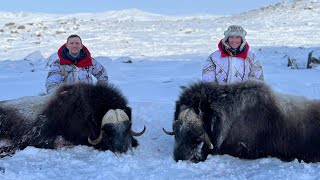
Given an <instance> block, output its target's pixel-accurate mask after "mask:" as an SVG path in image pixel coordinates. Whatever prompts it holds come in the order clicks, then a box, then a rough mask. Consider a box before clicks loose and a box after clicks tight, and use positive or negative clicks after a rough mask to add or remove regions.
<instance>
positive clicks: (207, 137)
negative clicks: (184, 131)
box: [204, 133, 213, 149]
mask: <svg viewBox="0 0 320 180" xmlns="http://www.w3.org/2000/svg"><path fill="white" fill-rule="evenodd" d="M204 139H205V142H206V143H207V145H208V146H209V149H213V145H212V143H211V141H210V138H209V135H208V134H207V133H204Z"/></svg>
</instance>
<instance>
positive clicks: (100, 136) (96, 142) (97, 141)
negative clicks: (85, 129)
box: [88, 131, 102, 146]
mask: <svg viewBox="0 0 320 180" xmlns="http://www.w3.org/2000/svg"><path fill="white" fill-rule="evenodd" d="M101 140H102V131H100V135H99V137H98V138H97V139H96V140H91V138H90V136H88V142H89V143H90V144H91V145H94V146H95V145H97V144H99V143H100V142H101Z"/></svg>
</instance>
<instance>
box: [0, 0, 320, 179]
mask: <svg viewBox="0 0 320 180" xmlns="http://www.w3.org/2000/svg"><path fill="white" fill-rule="evenodd" d="M319 16H320V2H319V1H317V0H304V1H301V0H291V1H284V2H283V3H279V4H276V5H270V6H266V7H264V8H261V9H256V10H253V11H249V12H245V13H241V14H236V15H232V16H213V15H201V16H164V15H159V14H150V13H146V12H142V11H139V10H136V9H130V10H123V11H110V12H105V13H91V14H90V13H85V14H69V15H59V14H43V13H42V14H40V13H24V12H20V13H11V12H1V13H0V17H1V18H0V37H1V38H0V67H1V71H0V92H1V93H0V100H9V99H16V98H20V97H25V96H36V95H39V94H41V93H44V92H45V90H44V82H45V79H46V76H47V71H48V63H49V62H52V60H54V59H55V58H56V57H57V56H56V53H55V52H56V51H57V49H58V48H59V47H60V46H61V45H62V44H63V43H64V42H65V41H66V38H67V36H68V35H70V34H79V35H80V36H81V37H82V40H83V42H84V44H85V45H86V47H88V49H89V50H90V51H91V54H92V55H93V57H96V58H97V60H98V61H99V62H101V63H102V64H103V65H104V66H105V67H106V68H107V71H108V74H109V77H110V82H112V83H114V84H115V85H116V86H118V87H119V88H120V89H121V90H122V91H123V93H124V94H125V95H126V97H127V98H128V100H129V104H130V106H131V107H132V109H133V112H132V113H133V130H134V131H138V132H139V131H141V130H142V129H143V126H144V125H145V126H146V127H147V130H146V132H145V134H144V135H143V136H140V137H137V140H138V141H139V143H140V146H138V147H137V148H136V149H133V150H132V151H129V152H128V153H126V154H114V153H112V152H110V151H106V152H101V151H98V150H95V149H93V148H91V147H86V146H76V147H72V148H61V149H58V150H48V149H37V148H34V147H27V148H26V149H24V150H21V151H18V152H17V153H16V154H15V155H13V156H12V157H4V158H2V159H0V179H4V180H9V179H17V180H20V179H21V180H22V179H23V180H29V179H46V180H47V179H59V180H60V179H79V180H80V179H81V180H82V179H259V180H261V179H319V178H320V174H319V171H320V166H319V163H309V164H307V163H304V162H301V163H300V162H298V161H297V160H294V161H292V162H282V161H281V160H279V159H277V158H262V159H257V160H243V159H238V158H235V157H231V156H228V155H220V156H212V155H210V156H208V159H207V160H206V161H204V162H200V163H197V164H193V163H188V162H184V161H179V162H175V161H174V160H173V158H172V155H173V144H174V138H173V137H172V136H168V135H166V134H164V133H163V131H162V128H165V129H167V130H171V128H172V127H171V125H172V121H173V119H172V118H173V113H174V105H175V100H177V98H178V95H179V93H180V86H182V85H187V84H189V83H192V82H196V81H199V80H200V79H201V67H202V63H203V62H204V60H205V59H206V58H207V56H209V54H210V53H212V52H213V51H214V50H216V49H217V44H218V41H219V40H220V39H221V38H222V37H223V31H224V30H225V29H226V28H227V27H228V26H229V25H232V24H240V25H242V26H243V27H244V28H245V29H246V30H247V32H248V35H247V41H248V43H249V44H250V46H251V48H252V50H253V52H255V53H256V55H257V57H258V58H259V59H260V60H261V62H262V63H263V67H264V74H265V82H266V83H267V84H268V85H270V86H271V87H272V89H274V90H275V91H277V92H279V93H285V94H292V95H298V96H305V97H306V98H309V99H320V78H319V75H320V70H319V69H317V68H313V69H306V64H307V58H308V54H309V52H311V51H314V57H316V58H319V57H320V56H319V47H320V41H319V37H320V31H319V26H320V20H319V18H318V17H319ZM289 57H290V58H294V59H296V61H297V63H298V66H299V69H292V68H290V67H287V63H288V58H289ZM128 60H130V61H132V63H124V62H127V61H128Z"/></svg>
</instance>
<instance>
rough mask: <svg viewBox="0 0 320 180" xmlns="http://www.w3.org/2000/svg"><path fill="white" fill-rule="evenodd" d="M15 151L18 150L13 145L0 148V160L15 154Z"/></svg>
mask: <svg viewBox="0 0 320 180" xmlns="http://www.w3.org/2000/svg"><path fill="white" fill-rule="evenodd" d="M16 150H18V148H17V147H15V146H14V145H12V146H4V147H0V158H3V157H6V156H12V155H13V154H14V153H15V152H16Z"/></svg>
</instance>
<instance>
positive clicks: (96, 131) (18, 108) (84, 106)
mask: <svg viewBox="0 0 320 180" xmlns="http://www.w3.org/2000/svg"><path fill="white" fill-rule="evenodd" d="M127 104H128V103H127V99H126V98H125V97H124V96H123V95H122V93H121V92H120V91H119V90H118V89H117V88H116V87H115V86H113V85H111V84H108V85H90V84H73V85H63V86H61V87H60V88H59V89H58V90H57V91H56V92H55V93H54V94H50V95H45V96H34V97H24V98H20V99H15V100H8V101H1V102H0V138H1V139H6V140H9V141H11V145H12V146H10V148H8V147H7V148H2V151H11V152H14V150H16V149H24V148H25V147H26V146H35V147H38V148H50V149H51V148H55V147H56V144H55V143H56V140H57V138H58V137H62V138H63V139H64V140H65V141H68V142H70V143H72V144H73V145H88V146H93V147H94V148H96V149H99V150H110V151H113V152H117V153H124V152H126V151H127V150H128V149H130V148H131V147H136V146H137V145H138V142H137V140H136V139H134V138H133V136H140V135H142V134H143V133H144V131H145V127H144V130H143V131H142V132H140V133H136V132H133V131H132V130H131V125H132V121H131V119H132V118H131V108H130V107H128V105H127ZM4 153H5V152H4Z"/></svg>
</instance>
